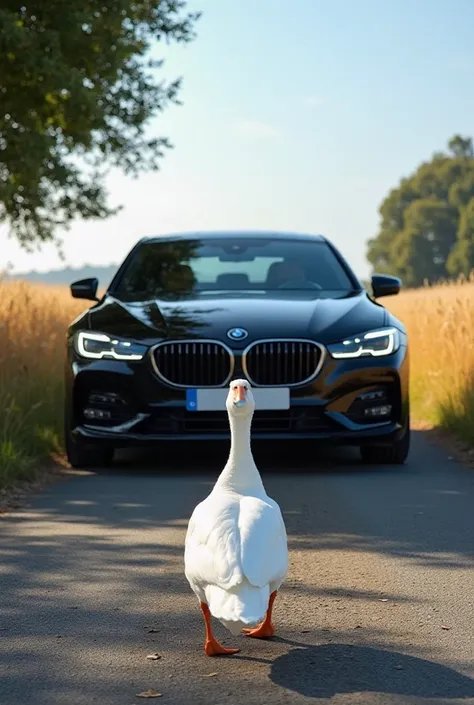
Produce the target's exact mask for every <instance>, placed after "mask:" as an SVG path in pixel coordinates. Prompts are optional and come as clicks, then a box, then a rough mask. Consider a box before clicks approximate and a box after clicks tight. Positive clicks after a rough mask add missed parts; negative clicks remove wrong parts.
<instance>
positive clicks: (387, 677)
mask: <svg viewBox="0 0 474 705" xmlns="http://www.w3.org/2000/svg"><path fill="white" fill-rule="evenodd" d="M278 641H280V642H283V643H287V644H289V645H292V646H298V647H299V648H296V649H293V650H292V651H289V652H288V653H286V654H284V655H283V656H279V657H278V658H277V659H275V661H273V663H272V666H271V670H270V679H271V681H272V682H273V683H275V684H276V685H279V686H281V687H282V688H286V689H287V690H291V691H293V692H295V693H299V694H300V695H304V696H305V697H307V698H326V699H329V698H332V697H334V696H336V695H341V694H351V693H360V692H372V693H385V694H390V695H398V696H405V697H407V698H408V697H410V698H412V697H418V698H444V699H455V698H458V699H464V698H474V679H472V678H470V677H469V676H466V675H464V674H462V673H459V672H457V671H455V670H453V669H451V668H448V667H446V666H442V665H440V664H438V663H435V662H434V661H427V660H425V659H422V658H417V657H415V656H407V655H406V654H401V653H399V652H396V651H387V650H385V649H381V648H377V647H369V646H355V645H352V644H344V643H339V644H321V645H318V646H313V645H308V644H300V643H297V642H293V641H290V640H286V639H281V638H280V639H278Z"/></svg>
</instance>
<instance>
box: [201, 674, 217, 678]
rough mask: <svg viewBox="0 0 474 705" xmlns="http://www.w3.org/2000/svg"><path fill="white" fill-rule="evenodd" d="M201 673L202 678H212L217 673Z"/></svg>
mask: <svg viewBox="0 0 474 705" xmlns="http://www.w3.org/2000/svg"><path fill="white" fill-rule="evenodd" d="M202 675H203V677H204V678H214V676H217V673H203V674H202Z"/></svg>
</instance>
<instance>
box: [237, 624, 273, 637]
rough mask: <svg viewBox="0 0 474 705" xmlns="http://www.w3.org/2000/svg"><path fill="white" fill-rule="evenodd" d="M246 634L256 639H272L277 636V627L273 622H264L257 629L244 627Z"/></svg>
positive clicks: (243, 630)
mask: <svg viewBox="0 0 474 705" xmlns="http://www.w3.org/2000/svg"><path fill="white" fill-rule="evenodd" d="M242 632H243V633H244V634H247V636H252V637H254V639H271V638H272V636H275V628H274V626H273V624H272V623H271V622H267V621H265V622H262V623H261V625H260V626H259V627H256V628H255V629H242Z"/></svg>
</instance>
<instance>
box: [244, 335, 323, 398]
mask: <svg viewBox="0 0 474 705" xmlns="http://www.w3.org/2000/svg"><path fill="white" fill-rule="evenodd" d="M323 356H324V348H322V347H321V346H319V345H318V344H317V343H313V342H311V341H306V340H260V341H258V342H256V343H252V345H250V346H249V347H248V348H247V350H246V351H245V353H244V356H243V358H244V359H243V367H244V370H245V373H246V375H247V377H248V380H249V382H250V383H251V384H255V385H256V386H258V387H276V386H282V387H287V386H293V385H296V384H304V383H305V382H309V381H310V380H311V379H312V378H313V377H315V376H316V375H317V373H318V372H319V370H320V368H321V365H322V363H323Z"/></svg>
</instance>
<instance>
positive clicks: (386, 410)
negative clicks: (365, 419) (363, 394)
mask: <svg viewBox="0 0 474 705" xmlns="http://www.w3.org/2000/svg"><path fill="white" fill-rule="evenodd" d="M391 413H392V405H391V404H384V405H383V406H369V408H368V409H364V416H372V417H373V416H390V414H391Z"/></svg>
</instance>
